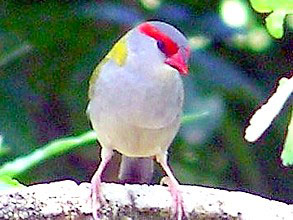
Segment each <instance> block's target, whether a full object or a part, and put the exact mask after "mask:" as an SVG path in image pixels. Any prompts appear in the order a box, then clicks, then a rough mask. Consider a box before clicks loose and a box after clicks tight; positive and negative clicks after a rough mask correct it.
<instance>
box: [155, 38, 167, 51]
mask: <svg viewBox="0 0 293 220" xmlns="http://www.w3.org/2000/svg"><path fill="white" fill-rule="evenodd" d="M157 46H158V48H159V49H160V50H161V51H162V52H163V53H165V52H166V45H165V44H164V42H163V41H161V40H158V41H157Z"/></svg>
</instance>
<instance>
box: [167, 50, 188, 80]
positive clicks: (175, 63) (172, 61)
mask: <svg viewBox="0 0 293 220" xmlns="http://www.w3.org/2000/svg"><path fill="white" fill-rule="evenodd" d="M165 63H166V64H169V65H170V66H172V67H174V68H175V69H177V70H178V71H179V73H181V74H182V75H187V74H188V66H187V64H186V63H185V61H184V59H183V57H182V55H181V54H180V52H179V51H178V52H177V53H176V54H174V55H172V56H171V57H168V58H167V59H166V61H165Z"/></svg>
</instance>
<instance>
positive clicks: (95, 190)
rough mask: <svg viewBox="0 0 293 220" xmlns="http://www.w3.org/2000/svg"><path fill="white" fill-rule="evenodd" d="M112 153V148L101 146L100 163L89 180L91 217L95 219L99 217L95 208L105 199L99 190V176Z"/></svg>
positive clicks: (104, 201)
mask: <svg viewBox="0 0 293 220" xmlns="http://www.w3.org/2000/svg"><path fill="white" fill-rule="evenodd" d="M112 155H113V150H112V148H107V147H102V150H101V163H100V165H99V167H98V169H97V171H96V172H95V174H94V176H93V177H92V180H91V184H92V185H91V201H92V209H93V217H94V219H95V220H97V219H99V218H98V212H97V210H98V209H99V208H100V207H101V205H103V204H105V203H106V199H105V197H104V196H103V194H102V191H101V176H102V173H103V171H104V169H105V167H106V165H107V163H108V162H109V161H110V160H111V157H112Z"/></svg>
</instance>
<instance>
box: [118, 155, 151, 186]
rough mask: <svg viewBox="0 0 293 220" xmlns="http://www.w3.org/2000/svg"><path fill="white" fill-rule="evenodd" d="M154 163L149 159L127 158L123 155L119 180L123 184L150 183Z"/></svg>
mask: <svg viewBox="0 0 293 220" xmlns="http://www.w3.org/2000/svg"><path fill="white" fill-rule="evenodd" d="M153 170H154V161H153V159H152V158H149V157H126V156H124V155H122V159H121V165H120V171H119V179H120V181H121V183H140V184H142V183H150V182H151V180H152V177H153Z"/></svg>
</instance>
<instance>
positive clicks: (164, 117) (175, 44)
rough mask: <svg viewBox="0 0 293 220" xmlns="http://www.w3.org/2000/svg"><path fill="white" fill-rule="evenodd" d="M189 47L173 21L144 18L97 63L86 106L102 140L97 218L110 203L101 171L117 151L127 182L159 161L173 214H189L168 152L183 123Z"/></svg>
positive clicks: (145, 177) (147, 175) (145, 176)
mask: <svg viewBox="0 0 293 220" xmlns="http://www.w3.org/2000/svg"><path fill="white" fill-rule="evenodd" d="M190 50H191V49H190V46H189V44H188V40H187V38H186V37H185V36H184V35H183V34H182V33H181V32H180V31H179V30H178V29H177V28H175V27H174V26H172V25H171V24H168V23H165V22H162V21H145V22H142V23H140V24H138V25H137V26H135V27H134V28H133V29H131V30H129V31H128V32H127V33H126V34H125V35H124V36H122V37H121V38H120V39H119V40H118V42H117V43H116V44H115V45H114V46H113V48H112V49H111V50H110V52H109V53H108V54H107V55H106V56H105V57H104V58H103V59H102V61H101V62H100V63H99V64H98V65H97V67H96V68H95V69H94V71H93V74H92V76H91V78H90V80H89V103H88V107H87V115H88V117H89V120H90V122H91V125H92V127H93V129H94V131H95V132H96V134H97V139H98V142H99V143H100V145H101V153H100V156H101V160H100V164H99V166H98V168H97V170H96V172H95V173H94V175H93V177H92V179H91V195H90V200H91V204H92V212H93V217H94V219H99V217H98V216H99V215H98V209H99V208H100V207H101V206H102V205H104V204H106V200H105V197H104V196H103V193H102V187H101V184H102V181H101V176H102V173H103V171H104V170H105V168H106V165H107V164H108V162H109V161H110V160H111V157H112V156H113V153H114V151H117V152H118V153H120V154H121V155H122V162H121V167H120V174H119V178H120V179H122V180H123V179H124V180H127V179H129V182H132V181H131V180H130V178H131V173H132V172H137V173H136V174H135V175H138V176H139V178H140V179H141V180H142V181H141V182H144V181H149V180H150V179H151V177H152V169H153V161H154V160H155V161H157V163H158V164H159V165H160V166H161V167H162V169H163V171H164V172H165V173H166V176H165V177H164V178H163V179H162V182H163V183H165V184H166V185H167V186H168V187H169V191H170V193H171V197H172V207H171V211H172V213H173V216H174V217H175V218H176V219H182V217H184V216H185V215H186V211H185V205H184V201H183V197H182V192H181V191H180V184H179V182H178V180H177V179H176V178H175V176H174V175H173V172H172V171H171V168H170V166H169V164H168V162H167V157H168V148H169V147H170V145H171V143H172V141H173V139H174V138H175V136H176V134H177V132H178V130H179V127H180V120H181V115H182V106H183V100H184V89H183V82H182V76H186V75H188V73H189V71H188V60H189V57H190ZM135 169H136V170H138V171H135ZM135 175H134V176H135ZM134 182H135V181H134Z"/></svg>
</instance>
